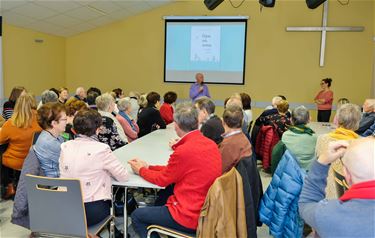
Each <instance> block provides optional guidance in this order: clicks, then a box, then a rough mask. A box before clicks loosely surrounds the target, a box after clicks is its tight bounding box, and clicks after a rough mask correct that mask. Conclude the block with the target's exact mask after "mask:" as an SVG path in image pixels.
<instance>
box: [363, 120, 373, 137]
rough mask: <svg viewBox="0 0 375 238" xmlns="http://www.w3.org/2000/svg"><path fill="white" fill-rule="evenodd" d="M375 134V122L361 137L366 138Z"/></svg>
mask: <svg viewBox="0 0 375 238" xmlns="http://www.w3.org/2000/svg"><path fill="white" fill-rule="evenodd" d="M374 133H375V122H374V123H373V124H372V126H370V128H368V129H367V130H366V131H365V132H363V133H362V135H361V136H363V137H366V136H371V135H373V134H374Z"/></svg>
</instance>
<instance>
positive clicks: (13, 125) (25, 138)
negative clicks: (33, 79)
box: [0, 93, 42, 198]
mask: <svg viewBox="0 0 375 238" xmlns="http://www.w3.org/2000/svg"><path fill="white" fill-rule="evenodd" d="M35 109H36V101H35V98H34V97H33V96H32V95H31V94H30V93H24V94H22V95H21V96H20V97H19V98H18V99H17V102H16V105H15V107H14V113H13V115H12V117H11V118H10V119H9V120H8V121H6V122H5V123H4V125H3V127H2V129H1V131H0V144H8V148H7V149H6V151H5V152H4V154H3V160H2V165H3V173H2V174H3V179H2V181H3V184H5V185H7V186H8V188H7V194H6V195H5V198H9V197H11V196H12V195H14V191H15V190H14V184H15V183H16V182H17V181H18V178H19V175H20V170H21V169H22V165H23V161H24V159H25V157H26V156H27V153H28V152H29V149H30V146H31V144H32V141H33V136H34V133H35V132H40V131H41V130H42V128H40V126H39V125H38V122H37V112H36V110H35Z"/></svg>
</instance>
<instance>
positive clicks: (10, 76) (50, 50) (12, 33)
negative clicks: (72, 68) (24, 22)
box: [3, 24, 65, 97]
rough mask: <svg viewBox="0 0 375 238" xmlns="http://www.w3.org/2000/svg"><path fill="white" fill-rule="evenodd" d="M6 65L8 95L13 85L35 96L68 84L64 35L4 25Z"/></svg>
mask: <svg viewBox="0 0 375 238" xmlns="http://www.w3.org/2000/svg"><path fill="white" fill-rule="evenodd" d="M34 39H43V40H44V42H43V43H35V42H34ZM3 65H4V68H3V71H4V74H3V75H4V95H5V97H9V94H10V91H11V90H12V88H13V87H14V86H24V87H26V88H27V89H28V91H30V92H32V93H34V94H35V95H40V94H41V92H42V91H43V90H45V89H47V88H50V87H61V86H63V85H65V38H63V37H57V36H52V35H48V34H43V33H40V32H36V31H32V30H27V29H24V28H19V27H15V26H11V25H7V24H3Z"/></svg>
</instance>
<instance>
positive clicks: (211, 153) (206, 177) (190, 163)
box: [128, 103, 222, 237]
mask: <svg viewBox="0 0 375 238" xmlns="http://www.w3.org/2000/svg"><path fill="white" fill-rule="evenodd" d="M174 120H175V125H174V126H175V131H176V133H177V135H178V136H179V137H180V138H181V139H180V140H179V141H178V142H177V143H176V144H175V145H173V149H174V152H173V153H172V154H171V156H170V158H169V160H168V164H167V165H166V166H151V165H148V164H147V163H146V162H145V161H142V160H140V159H138V158H135V159H133V160H131V161H129V162H128V163H129V164H130V165H131V167H132V169H133V171H134V172H135V173H136V174H139V175H140V176H141V177H142V178H144V179H145V180H147V181H149V182H151V183H154V184H156V185H158V186H161V187H167V186H169V185H172V184H174V191H173V194H172V195H171V196H169V198H168V200H167V203H166V205H165V206H154V207H144V208H138V209H136V210H135V211H134V212H133V213H132V215H131V217H132V223H133V226H134V229H135V231H136V232H137V233H138V234H139V236H140V237H147V227H148V226H149V225H152V224H155V225H161V226H165V227H169V228H172V229H176V230H179V231H182V232H186V233H195V231H196V229H197V226H198V218H199V215H200V210H201V208H202V206H203V203H204V201H205V197H206V195H207V192H208V190H209V188H210V187H211V185H212V184H213V182H214V181H215V179H216V178H218V177H219V176H220V175H221V170H222V166H221V156H220V152H219V149H218V147H217V145H216V144H215V142H213V141H212V140H210V139H208V138H207V137H205V136H203V135H202V133H201V132H200V131H199V130H198V111H197V109H196V108H195V107H194V106H193V105H192V104H191V103H182V104H178V105H177V107H176V111H175V113H174Z"/></svg>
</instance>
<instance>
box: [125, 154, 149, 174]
mask: <svg viewBox="0 0 375 238" xmlns="http://www.w3.org/2000/svg"><path fill="white" fill-rule="evenodd" d="M128 164H130V167H131V168H132V170H133V172H134V173H135V174H139V170H140V169H141V168H143V167H146V168H148V164H147V163H146V162H145V161H143V160H140V159H138V158H134V159H132V160H129V161H128Z"/></svg>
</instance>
